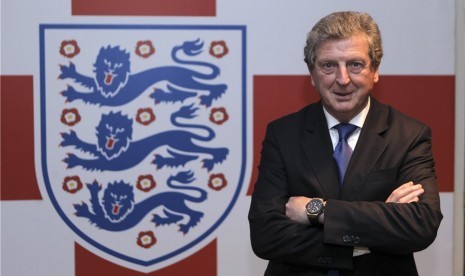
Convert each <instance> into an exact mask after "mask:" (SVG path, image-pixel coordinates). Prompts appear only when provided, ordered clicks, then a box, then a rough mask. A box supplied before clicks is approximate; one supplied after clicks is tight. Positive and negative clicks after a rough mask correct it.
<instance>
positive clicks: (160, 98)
mask: <svg viewBox="0 0 465 276" xmlns="http://www.w3.org/2000/svg"><path fill="white" fill-rule="evenodd" d="M202 48H203V42H201V41H200V39H197V40H195V41H186V42H184V43H183V44H182V45H180V46H175V47H173V49H172V51H171V57H172V58H173V60H174V61H175V62H177V63H178V64H184V65H188V66H198V67H199V68H202V69H203V68H207V69H210V72H209V73H202V72H200V71H196V70H192V69H188V68H184V67H181V66H160V67H155V68H151V69H147V70H145V71H142V72H139V73H137V74H130V55H129V53H128V52H126V51H125V50H122V49H120V48H119V46H116V47H111V46H107V47H106V48H105V47H102V48H101V49H100V52H99V53H98V55H97V59H96V61H95V63H94V73H95V76H93V77H89V76H85V75H82V74H80V73H78V72H77V71H76V66H75V65H74V64H73V63H70V64H69V65H68V66H65V65H61V66H60V70H61V74H60V75H59V78H60V79H72V80H74V82H76V83H79V84H81V85H82V86H84V87H86V88H88V89H89V90H90V92H82V91H77V90H76V89H75V88H74V87H73V86H71V85H69V86H68V88H67V89H66V90H65V91H63V92H62V95H63V96H64V97H65V98H66V101H68V102H72V101H75V100H82V101H84V102H86V103H90V104H96V105H100V106H121V105H124V104H127V103H129V102H131V101H132V100H134V99H136V98H137V97H138V96H139V95H141V94H142V93H143V92H144V91H146V90H147V89H148V88H150V87H151V86H153V85H154V84H156V83H158V82H163V81H166V82H168V85H167V87H168V90H167V91H164V90H162V89H155V91H154V92H153V93H152V95H151V97H152V98H153V99H154V100H155V103H158V102H177V101H179V102H182V101H184V100H185V99H187V98H190V97H194V96H196V95H197V93H200V91H207V92H208V93H207V95H201V96H200V103H201V104H203V105H205V106H207V107H209V106H210V105H211V104H212V102H213V100H215V99H217V98H219V97H221V95H223V94H224V93H225V91H226V89H227V85H225V84H207V83H204V82H202V81H209V80H213V79H215V78H216V77H217V76H218V75H219V74H220V69H219V68H218V66H216V65H214V64H211V63H207V62H201V61H188V60H182V59H180V58H179V57H178V53H179V52H183V53H184V54H185V55H186V56H197V55H199V54H200V53H201V52H202Z"/></svg>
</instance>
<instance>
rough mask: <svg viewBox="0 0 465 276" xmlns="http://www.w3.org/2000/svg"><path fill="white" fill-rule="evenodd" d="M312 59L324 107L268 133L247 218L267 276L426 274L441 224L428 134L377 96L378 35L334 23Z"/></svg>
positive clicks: (353, 18) (330, 19)
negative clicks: (421, 262) (422, 263)
mask: <svg viewBox="0 0 465 276" xmlns="http://www.w3.org/2000/svg"><path fill="white" fill-rule="evenodd" d="M304 54H305V62H306V63H307V65H308V68H309V71H310V75H311V81H312V85H313V86H314V87H315V89H316V91H317V92H318V94H319V96H320V98H321V101H319V102H317V103H313V104H310V105H309V106H307V107H305V108H304V109H302V110H300V111H298V112H296V113H294V114H291V115H288V116H285V117H283V118H280V119H278V120H276V121H274V122H272V123H270V124H269V125H268V127H267V131H266V135H265V139H264V141H263V148H262V152H261V160H260V165H259V176H258V181H257V183H256V185H255V190H254V193H253V196H252V203H251V207H250V212H249V222H250V231H251V241H252V248H253V250H254V252H255V253H256V254H257V256H259V257H261V258H264V259H267V260H269V264H268V267H267V269H266V272H265V275H370V276H373V275H402V276H405V275H418V272H417V269H416V266H415V261H414V258H413V252H416V251H420V250H423V249H425V248H426V247H428V246H429V245H430V244H431V243H432V242H433V241H434V239H435V237H436V234H437V230H438V228H439V224H440V222H441V219H442V214H441V210H440V206H439V194H438V189H437V184H436V175H435V170H434V160H433V156H432V152H431V131H430V129H429V127H428V126H426V125H424V124H422V123H420V122H418V121H416V120H414V119H412V118H410V117H408V116H406V115H403V114H401V113H400V112H398V111H396V110H394V109H393V108H391V107H389V106H386V105H383V104H381V103H379V102H377V101H376V100H375V99H374V98H373V97H372V96H371V92H372V89H373V85H374V84H375V83H376V82H377V81H378V69H379V65H380V62H381V58H382V55H383V50H382V45H381V35H380V32H379V29H378V26H377V24H376V23H375V22H374V21H373V19H372V18H371V17H370V16H369V15H368V14H365V13H356V12H337V13H333V14H330V15H328V16H326V17H325V18H323V19H321V20H320V21H319V22H318V23H317V24H316V25H315V26H314V27H313V29H312V30H311V32H310V33H309V34H308V37H307V44H306V47H305V50H304ZM340 131H341V133H339V132H340ZM343 132H348V133H347V135H346V134H344V133H343ZM339 136H341V137H339ZM342 136H347V137H342ZM333 154H334V156H333ZM350 155H351V157H350ZM341 160H342V161H341ZM349 160H350V162H349ZM344 162H345V163H344ZM347 162H349V163H348V164H347Z"/></svg>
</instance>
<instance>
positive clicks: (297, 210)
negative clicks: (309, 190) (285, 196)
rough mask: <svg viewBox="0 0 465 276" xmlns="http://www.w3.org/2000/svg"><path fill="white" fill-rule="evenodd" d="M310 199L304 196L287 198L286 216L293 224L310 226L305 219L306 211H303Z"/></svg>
mask: <svg viewBox="0 0 465 276" xmlns="http://www.w3.org/2000/svg"><path fill="white" fill-rule="evenodd" d="M310 199H311V198H308V197H305V196H294V197H291V198H289V201H288V202H287V203H286V216H287V217H288V218H290V219H291V220H293V221H295V222H298V223H302V224H310V222H309V221H308V218H307V210H306V209H305V206H306V205H307V203H308V202H309V201H310Z"/></svg>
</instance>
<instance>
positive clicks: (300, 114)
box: [270, 102, 323, 125]
mask: <svg viewBox="0 0 465 276" xmlns="http://www.w3.org/2000/svg"><path fill="white" fill-rule="evenodd" d="M317 112H323V111H322V106H321V103H320V102H315V103H311V104H309V105H306V106H304V107H303V108H301V109H300V110H297V111H294V112H292V113H288V114H286V115H283V116H281V117H279V118H277V119H274V120H273V121H271V122H270V124H272V125H289V124H295V123H297V122H303V121H305V119H306V118H311V117H313V116H314V115H315V114H317Z"/></svg>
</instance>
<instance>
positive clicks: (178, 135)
mask: <svg viewBox="0 0 465 276" xmlns="http://www.w3.org/2000/svg"><path fill="white" fill-rule="evenodd" d="M197 110H198V108H194V107H193V105H190V106H184V107H181V108H180V109H179V110H178V111H176V112H174V113H173V114H171V123H172V124H173V125H174V126H177V127H181V128H191V129H198V130H204V131H205V132H206V135H200V134H195V133H193V132H190V131H186V130H183V129H176V130H167V131H164V132H160V133H157V134H154V135H152V136H149V137H146V138H144V139H141V140H138V141H133V140H132V124H133V121H132V119H129V118H128V117H127V116H125V115H123V114H122V113H121V112H117V113H114V112H110V113H109V114H103V115H102V117H101V120H100V122H99V124H98V126H97V127H96V130H97V131H96V134H97V144H96V145H95V144H90V143H87V142H85V141H83V140H81V139H80V138H79V137H78V136H77V134H76V132H75V131H73V130H71V131H70V132H69V133H62V134H61V137H62V142H61V143H60V146H62V147H66V146H73V147H75V148H76V149H78V150H80V151H82V152H85V153H89V154H90V155H92V156H93V158H92V159H84V158H80V157H78V156H76V155H74V154H72V153H69V154H68V156H67V157H66V158H65V159H64V160H63V161H64V162H65V163H66V164H67V166H68V168H74V167H76V166H81V167H82V168H84V169H86V170H90V171H93V170H97V171H120V170H125V169H129V168H132V167H133V166H136V165H137V164H139V163H140V162H142V161H143V160H144V159H145V158H146V157H147V156H148V155H149V154H150V153H151V152H152V151H154V150H155V149H157V148H159V147H161V146H168V153H169V154H170V155H171V156H169V157H165V156H162V155H155V160H153V162H152V163H153V164H154V165H156V166H157V168H162V167H164V166H169V167H177V166H181V165H185V164H186V163H187V162H189V161H192V160H195V159H197V158H198V154H207V155H210V156H212V158H206V159H203V160H202V162H203V167H204V168H206V169H207V170H208V171H211V170H212V169H213V167H214V165H215V164H218V163H221V162H223V161H224V160H225V159H226V157H227V155H228V153H229V150H228V149H227V148H207V147H202V146H199V145H197V144H195V143H194V142H195V141H202V142H209V141H211V140H213V138H215V132H214V131H213V130H212V129H211V128H209V127H207V126H203V125H195V124H186V123H180V122H178V118H187V119H190V118H193V117H195V111H197ZM180 152H184V153H189V154H182V153H180Z"/></svg>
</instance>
